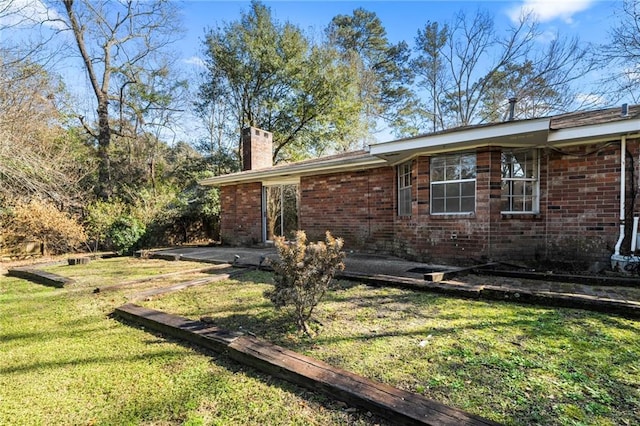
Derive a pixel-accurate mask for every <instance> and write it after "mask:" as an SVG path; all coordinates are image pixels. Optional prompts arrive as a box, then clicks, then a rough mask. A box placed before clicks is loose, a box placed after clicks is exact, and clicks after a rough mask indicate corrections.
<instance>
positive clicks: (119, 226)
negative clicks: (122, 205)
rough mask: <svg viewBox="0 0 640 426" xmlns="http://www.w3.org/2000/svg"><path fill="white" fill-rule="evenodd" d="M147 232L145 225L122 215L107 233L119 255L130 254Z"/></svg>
mask: <svg viewBox="0 0 640 426" xmlns="http://www.w3.org/2000/svg"><path fill="white" fill-rule="evenodd" d="M145 230H146V227H145V225H144V223H142V222H141V221H140V220H138V219H136V218H135V217H133V216H131V215H127V214H125V215H122V216H119V217H118V218H116V220H114V221H113V223H112V224H111V226H110V227H109V230H108V231H107V238H108V239H109V240H111V243H112V244H113V248H114V249H115V251H116V252H117V253H118V254H130V253H131V252H132V251H133V250H134V249H135V248H136V244H137V243H138V241H139V240H140V239H141V238H142V236H143V235H144V233H145Z"/></svg>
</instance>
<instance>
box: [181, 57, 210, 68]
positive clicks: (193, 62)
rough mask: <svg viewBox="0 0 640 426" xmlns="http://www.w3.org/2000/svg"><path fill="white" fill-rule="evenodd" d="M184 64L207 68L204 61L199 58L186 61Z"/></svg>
mask: <svg viewBox="0 0 640 426" xmlns="http://www.w3.org/2000/svg"><path fill="white" fill-rule="evenodd" d="M183 62H184V63H185V64H187V65H194V66H196V67H198V68H206V64H205V63H204V61H203V60H202V58H200V57H198V56H192V57H190V58H187V59H185V60H184V61H183Z"/></svg>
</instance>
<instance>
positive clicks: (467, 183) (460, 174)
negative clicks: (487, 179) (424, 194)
mask: <svg viewBox="0 0 640 426" xmlns="http://www.w3.org/2000/svg"><path fill="white" fill-rule="evenodd" d="M475 209H476V155H475V154H457V155H443V156H438V157H432V158H431V213H433V214H439V213H473V212H474V211H475Z"/></svg>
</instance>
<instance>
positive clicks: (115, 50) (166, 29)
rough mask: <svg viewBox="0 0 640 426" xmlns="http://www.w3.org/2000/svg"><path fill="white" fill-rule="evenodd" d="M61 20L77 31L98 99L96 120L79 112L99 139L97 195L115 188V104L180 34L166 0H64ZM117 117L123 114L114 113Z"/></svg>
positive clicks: (171, 5)
mask: <svg viewBox="0 0 640 426" xmlns="http://www.w3.org/2000/svg"><path fill="white" fill-rule="evenodd" d="M63 3H64V14H65V17H64V18H62V19H63V22H64V24H65V26H66V28H67V29H68V30H70V31H71V32H72V34H73V37H74V40H75V43H76V46H77V50H78V53H79V55H80V57H81V58H82V62H83V64H84V68H85V71H86V73H87V76H88V79H89V81H90V83H91V88H92V91H93V94H94V95H95V100H96V103H97V108H96V113H97V126H96V125H93V124H92V123H89V122H88V121H87V120H85V119H84V117H79V119H80V121H81V123H82V125H83V126H84V128H85V130H86V131H87V132H88V133H89V134H90V135H91V136H92V137H94V138H95V139H96V140H97V147H98V159H99V173H98V175H99V176H98V180H99V182H98V188H97V189H98V191H97V193H98V196H100V197H101V198H103V199H108V198H109V197H110V196H111V194H112V191H113V186H112V181H111V164H110V157H109V147H110V144H111V141H112V136H113V135H120V136H125V135H124V134H122V129H123V127H124V126H122V125H116V126H114V125H113V124H112V120H113V118H114V114H112V113H113V112H114V111H113V109H112V106H111V105H112V104H115V103H118V104H123V103H124V102H123V99H122V95H123V93H125V92H126V91H127V90H128V88H129V86H141V85H145V84H146V82H145V81H140V79H139V77H140V73H138V72H137V71H139V70H141V69H143V70H147V71H153V70H158V69H161V68H162V67H163V64H162V61H161V60H160V59H159V58H160V57H161V54H162V52H163V49H165V48H166V47H167V46H168V45H169V44H170V43H171V42H173V41H175V39H176V36H177V35H178V34H180V28H179V19H178V14H177V11H176V9H175V6H174V3H172V2H169V1H163V0H152V1H134V0H113V1H109V0H100V1H92V0H64V1H63ZM115 117H116V119H122V117H123V116H122V115H119V114H115Z"/></svg>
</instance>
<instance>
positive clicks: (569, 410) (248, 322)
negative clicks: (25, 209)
mask: <svg viewBox="0 0 640 426" xmlns="http://www.w3.org/2000/svg"><path fill="white" fill-rule="evenodd" d="M199 266H202V265H201V264H189V263H187V262H166V261H159V260H134V259H128V258H120V259H105V260H100V261H93V262H91V263H89V264H88V265H77V266H71V267H70V266H51V267H48V268H47V270H49V271H51V272H55V273H58V274H60V275H64V276H68V277H71V278H74V279H75V280H76V282H75V283H74V284H72V285H70V286H68V287H67V288H64V289H53V288H49V287H45V286H41V285H38V284H33V283H29V282H27V281H24V280H19V279H13V278H6V277H0V349H1V353H2V363H0V424H7V425H9V424H11V425H14V424H29V425H51V424H65V425H67V424H68V425H76V424H77V425H113V424H132V425H136V424H144V425H177V424H185V425H191V426H194V425H205V424H206V425H217V424H224V425H244V424H250V425H251V424H254V425H259V424H260V425H262V424H270V425H271V424H274V425H277V424H283V425H284V424H287V425H295V424H300V425H308V424H318V425H333V424H356V425H357V424H363V425H364V424H374V423H375V424H384V423H383V422H382V421H380V420H379V419H375V418H373V417H369V416H368V415H367V413H361V412H355V413H353V412H351V410H348V411H347V410H345V407H343V406H342V405H340V404H339V403H337V402H335V401H333V400H331V399H330V398H325V397H323V396H322V395H318V394H314V393H312V392H308V391H305V390H302V389H300V388H298V387H296V386H293V385H290V384H288V383H286V382H282V381H279V380H275V379H273V378H271V377H269V376H266V375H263V374H261V373H258V372H255V371H253V370H251V369H245V368H243V367H242V366H241V365H239V364H237V363H234V362H232V361H230V360H228V359H227V358H226V357H225V356H224V355H216V354H212V353H206V352H202V351H199V350H197V349H195V348H192V347H189V346H187V345H184V344H181V343H179V342H175V341H172V340H170V339H165V338H164V337H161V336H156V335H153V334H151V333H149V332H147V331H145V330H143V329H139V328H135V327H132V326H130V325H127V324H123V323H121V322H118V321H117V320H114V319H112V318H110V317H109V314H110V313H111V312H112V311H113V308H114V307H116V306H118V305H120V304H122V303H125V302H126V301H127V296H128V295H129V294H131V293H133V292H136V291H140V290H141V289H144V288H150V287H157V286H162V285H170V284H172V283H173V282H174V278H170V279H166V280H158V281H150V282H146V283H141V284H132V285H131V286H129V287H123V288H117V289H114V290H112V291H109V292H101V293H98V294H94V293H93V291H92V290H93V289H94V288H96V287H104V286H107V285H114V284H118V283H119V282H122V281H129V280H131V279H133V278H136V277H137V278H142V277H145V276H150V275H154V274H161V273H168V272H174V271H176V270H180V269H181V268H182V270H191V269H194V268H197V267H199ZM203 276H207V275H206V274H203V273H190V274H187V276H184V277H182V278H181V279H183V280H188V279H196V278H199V277H203ZM270 280H271V276H270V275H269V274H266V273H261V272H251V273H248V274H246V275H244V276H242V277H240V278H239V279H238V280H228V281H220V282H215V283H211V284H209V285H205V286H202V287H194V288H190V289H188V290H185V291H181V292H178V293H173V294H169V295H164V296H161V297H157V298H155V299H153V300H149V301H146V302H144V304H145V305H146V306H149V307H153V308H157V309H162V310H165V311H168V312H172V313H176V314H180V315H184V316H188V317H191V318H199V317H200V316H210V317H213V318H214V319H215V321H216V323H217V325H219V326H221V327H223V328H227V329H230V330H243V331H246V332H251V333H254V334H256V335H257V336H259V337H262V338H264V339H267V340H270V341H273V342H275V343H277V344H280V345H283V346H286V347H289V348H292V349H294V350H297V351H299V352H303V353H305V354H307V355H310V356H313V357H315V358H318V359H322V360H324V361H326V362H329V363H331V364H333V365H336V366H338V367H342V368H345V369H348V370H351V371H354V372H356V373H358V374H362V375H364V376H367V377H370V378H372V379H375V380H379V381H382V382H385V383H389V384H392V385H394V386H398V387H401V388H404V389H407V390H410V391H413V392H417V393H420V394H423V395H425V396H426V397H428V398H432V399H436V400H438V401H441V402H443V403H445V404H449V405H452V406H455V407H458V408H462V409H464V410H467V411H469V412H472V413H475V414H479V415H482V416H484V417H487V418H490V419H493V420H496V421H499V422H502V423H506V424H517V425H521V424H552V425H553V424H562V425H565V424H566V425H592V424H593V425H625V424H629V425H635V424H640V414H639V413H640V323H639V322H637V321H632V320H627V319H623V318H620V317H616V316H608V315H604V314H598V313H593V312H588V311H580V310H571V309H547V308H542V307H533V306H522V305H517V304H510V303H499V302H482V301H472V300H462V299H455V298H447V297H441V296H436V295H432V294H428V293H417V292H412V291H408V290H400V289H393V288H374V287H370V286H365V285H358V284H356V283H348V282H340V283H339V287H338V289H337V290H335V291H332V292H331V293H329V294H328V297H327V300H326V301H325V302H323V303H321V304H320V306H319V308H318V310H317V312H316V318H317V319H318V323H316V324H314V327H315V329H316V330H317V331H318V335H317V336H316V338H315V339H313V340H311V339H307V338H304V337H303V336H302V335H300V334H299V333H298V332H297V331H296V330H295V327H293V326H292V325H291V324H292V322H291V320H290V319H289V318H288V317H287V315H286V313H285V312H282V311H277V310H275V309H273V307H272V306H271V305H270V303H269V302H268V301H267V299H265V298H264V297H263V292H264V290H266V289H267V288H268V283H269V282H270Z"/></svg>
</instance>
